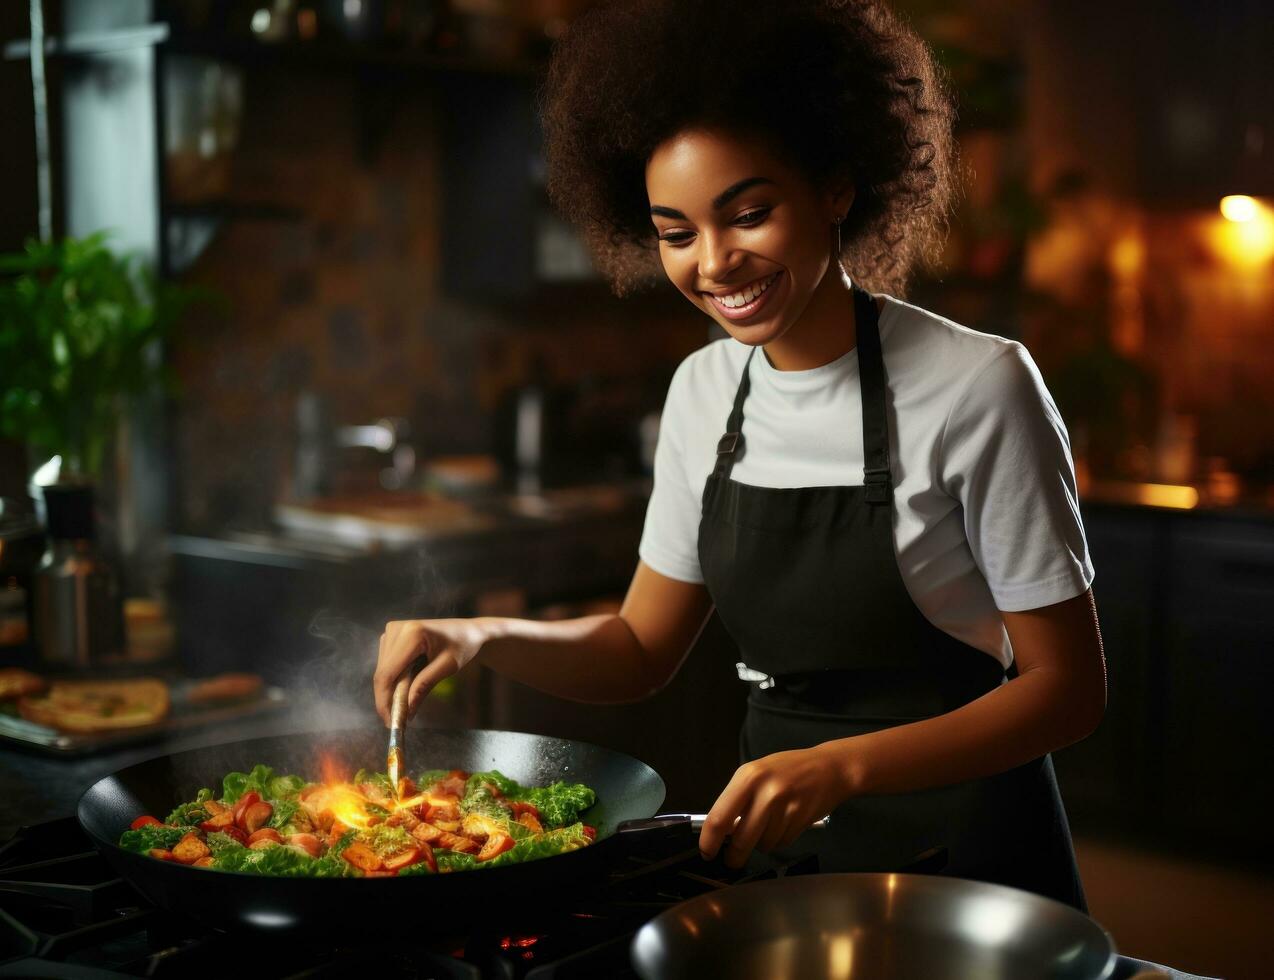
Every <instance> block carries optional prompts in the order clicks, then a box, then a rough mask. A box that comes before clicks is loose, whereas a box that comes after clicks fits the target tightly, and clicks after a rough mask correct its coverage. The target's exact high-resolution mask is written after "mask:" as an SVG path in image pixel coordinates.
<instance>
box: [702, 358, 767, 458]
mask: <svg viewBox="0 0 1274 980" xmlns="http://www.w3.org/2000/svg"><path fill="white" fill-rule="evenodd" d="M754 357H756V348H755V347H753V348H752V350H750V351H749V352H748V359H747V361H746V362H745V363H744V365H743V377H742V378H740V379H739V387H738V390H737V391H735V393H734V407H733V408H732V409H730V418H729V419H727V420H726V424H725V435H723V436H722V437H721V439H720V440H719V441H718V442H717V465H716V466H715V467H714V468H713V470H712V475H713V476H717V477H720V478H721V479H722V480H728V479H730V471H731V470H732V469H734V460H735V458H736V457H737V456H738V455H739V454H740V453H741V452H742V450H743V403H744V401H746V400H747V397H748V390H749V389H750V388H751V387H752V358H754Z"/></svg>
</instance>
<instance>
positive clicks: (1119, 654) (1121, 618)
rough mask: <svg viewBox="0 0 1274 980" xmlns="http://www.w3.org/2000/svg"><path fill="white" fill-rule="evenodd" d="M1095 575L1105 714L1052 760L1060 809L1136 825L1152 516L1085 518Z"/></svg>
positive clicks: (1143, 767)
mask: <svg viewBox="0 0 1274 980" xmlns="http://www.w3.org/2000/svg"><path fill="white" fill-rule="evenodd" d="M1084 526H1085V529H1086V531H1087V533H1088V546H1089V551H1090V553H1091V554H1092V559H1093V565H1094V567H1095V568H1096V572H1097V577H1096V579H1094V581H1093V594H1094V596H1095V597H1096V600H1097V614H1098V618H1099V619H1100V621H1101V630H1102V641H1103V644H1104V646H1105V650H1106V715H1105V717H1104V718H1103V719H1102V723H1101V725H1100V726H1099V727H1098V729H1097V731H1096V732H1094V733H1093V734H1092V735H1090V736H1089V737H1088V738H1086V739H1084V740H1083V741H1082V742H1079V743H1077V744H1075V745H1072V746H1070V747H1068V748H1066V749H1063V750H1062V751H1060V752H1057V753H1055V754H1054V764H1055V765H1056V767H1057V771H1058V779H1059V781H1060V782H1061V785H1062V791H1063V793H1064V795H1065V799H1066V803H1067V806H1068V807H1069V808H1070V810H1071V812H1072V816H1073V818H1074V819H1076V820H1077V822H1079V823H1081V825H1082V823H1084V822H1085V821H1087V820H1089V819H1105V820H1119V821H1123V820H1136V819H1139V818H1140V817H1141V816H1143V815H1144V813H1145V810H1146V807H1147V805H1148V804H1149V802H1150V801H1149V799H1148V797H1149V791H1150V787H1149V774H1148V773H1147V760H1148V759H1149V757H1150V756H1151V754H1152V746H1151V745H1150V732H1151V730H1152V727H1153V726H1152V720H1151V716H1152V713H1153V712H1152V707H1151V699H1150V698H1149V697H1147V692H1148V691H1149V689H1150V687H1151V686H1152V683H1153V680H1152V678H1153V670H1152V667H1151V658H1150V649H1151V644H1152V634H1153V632H1154V620H1153V617H1152V615H1151V609H1152V608H1153V607H1154V606H1155V604H1156V602H1157V601H1158V598H1157V595H1158V593H1159V592H1161V591H1162V589H1161V583H1160V582H1159V579H1158V578H1157V576H1156V574H1155V570H1156V568H1157V566H1158V555H1159V553H1160V552H1161V551H1162V548H1163V534H1162V532H1163V524H1162V521H1161V520H1160V519H1159V518H1158V517H1157V516H1156V515H1154V514H1149V513H1136V512H1131V513H1129V512H1117V513H1114V514H1111V513H1107V512H1101V511H1097V512H1090V513H1086V514H1085V515H1084Z"/></svg>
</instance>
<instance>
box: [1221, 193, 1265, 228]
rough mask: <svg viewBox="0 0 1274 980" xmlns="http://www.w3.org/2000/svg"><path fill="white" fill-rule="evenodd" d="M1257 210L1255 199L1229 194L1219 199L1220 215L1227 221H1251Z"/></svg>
mask: <svg viewBox="0 0 1274 980" xmlns="http://www.w3.org/2000/svg"><path fill="white" fill-rule="evenodd" d="M1259 209H1260V205H1258V204H1257V203H1256V199H1255V198H1251V197H1248V196H1247V195H1246V194H1230V195H1228V196H1226V197H1223V198H1221V214H1222V215H1224V216H1225V218H1226V220H1227V221H1237V222H1244V221H1251V220H1252V219H1253V218H1255V217H1256V213H1257V211H1258V210H1259Z"/></svg>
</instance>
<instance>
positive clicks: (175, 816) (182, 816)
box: [164, 789, 212, 827]
mask: <svg viewBox="0 0 1274 980" xmlns="http://www.w3.org/2000/svg"><path fill="white" fill-rule="evenodd" d="M210 799H212V790H210V789H201V790H200V791H199V795H198V796H196V797H195V798H194V800H193V801H191V802H190V803H181V804H179V805H178V806H177V808H176V809H175V810H173V812H172V813H170V814H168V818H167V819H166V820H165V821H164V823H167V824H172V825H173V826H175V827H197V826H199V824H201V823H203V821H205V820H207V819H208V817H209V816H211V814H209V813H208V811H207V810H205V809H204V806H203V805H204V804H205V803H207V802H208V801H209V800H210Z"/></svg>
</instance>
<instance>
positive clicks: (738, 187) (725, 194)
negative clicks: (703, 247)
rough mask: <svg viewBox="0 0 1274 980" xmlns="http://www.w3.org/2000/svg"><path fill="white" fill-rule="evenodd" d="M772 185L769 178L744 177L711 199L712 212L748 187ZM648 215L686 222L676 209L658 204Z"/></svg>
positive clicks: (653, 206)
mask: <svg viewBox="0 0 1274 980" xmlns="http://www.w3.org/2000/svg"><path fill="white" fill-rule="evenodd" d="M773 183H774V181H772V180H770V178H769V177H744V178H743V179H742V180H740V181H737V182H736V183H733V184H731V185H730V186H729V187H727V188H726V189H725V190H723V191H722V192H721V193H720V194H718V195H717V196H716V197H714V198H713V199H712V210H713V211H720V210H721V209H722V208H723V207H725V206H726V205H727V204H729V203H730V202H731V201H733V200H734V199H735V198H736V197H738V196H739V195H740V194H742V193H743V192H744V191H746V190H747V189H748V188H749V187H755V186H757V185H758V184H773ZM650 213H651V214H657V215H659V216H660V217H664V218H680V219H681V220H682V221H685V220H686V216H685V215H684V214H682V213H681V212H680V211H678V210H677V209H676V208H666V207H663V206H662V205H659V204H652V205H651V206H650Z"/></svg>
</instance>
